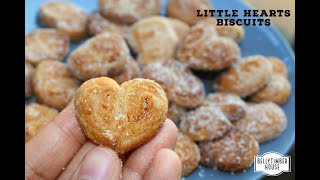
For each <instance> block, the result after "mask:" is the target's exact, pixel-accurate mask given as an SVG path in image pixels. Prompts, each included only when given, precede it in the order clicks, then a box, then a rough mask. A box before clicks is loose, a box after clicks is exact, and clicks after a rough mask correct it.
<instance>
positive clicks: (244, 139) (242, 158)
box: [199, 128, 259, 171]
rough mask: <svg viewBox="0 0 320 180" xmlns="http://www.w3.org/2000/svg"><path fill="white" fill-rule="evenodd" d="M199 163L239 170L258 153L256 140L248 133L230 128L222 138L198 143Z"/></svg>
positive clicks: (245, 166)
mask: <svg viewBox="0 0 320 180" xmlns="http://www.w3.org/2000/svg"><path fill="white" fill-rule="evenodd" d="M199 148H200V153H201V161H200V162H201V164H203V165H204V166H207V167H211V168H218V169H221V170H225V171H241V170H244V169H246V168H248V167H249V166H251V164H252V163H253V160H254V156H256V155H258V153H259V144H258V142H257V141H256V140H255V139H254V138H253V137H252V136H251V135H249V134H246V133H243V132H241V131H239V130H238V129H235V128H232V129H231V130H230V131H229V133H227V134H226V135H225V136H224V137H223V138H221V139H217V140H213V141H203V142H200V144H199Z"/></svg>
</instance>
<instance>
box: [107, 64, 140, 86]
mask: <svg viewBox="0 0 320 180" xmlns="http://www.w3.org/2000/svg"><path fill="white" fill-rule="evenodd" d="M138 77H140V67H139V65H138V63H137V62H136V61H135V60H134V59H133V58H129V59H128V62H127V63H126V65H125V67H124V68H123V70H122V71H121V72H120V73H119V74H117V75H115V76H110V78H112V79H113V80H115V81H117V83H118V84H122V83H123V82H125V81H128V80H131V79H134V78H138Z"/></svg>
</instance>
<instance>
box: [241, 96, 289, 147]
mask: <svg viewBox="0 0 320 180" xmlns="http://www.w3.org/2000/svg"><path fill="white" fill-rule="evenodd" d="M235 126H236V127H237V128H238V129H240V130H242V131H244V132H247V133H249V134H251V135H253V136H254V137H255V138H256V139H257V141H258V142H265V141H268V140H271V139H274V138H276V137H278V136H279V135H280V134H281V133H282V132H283V131H284V130H285V128H286V126H287V118H286V115H285V113H284V112H283V110H282V109H281V107H280V106H278V105H276V104H275V103H273V102H264V103H260V104H252V105H249V106H248V107H247V109H246V116H245V117H244V118H243V119H242V120H241V121H238V122H236V123H235Z"/></svg>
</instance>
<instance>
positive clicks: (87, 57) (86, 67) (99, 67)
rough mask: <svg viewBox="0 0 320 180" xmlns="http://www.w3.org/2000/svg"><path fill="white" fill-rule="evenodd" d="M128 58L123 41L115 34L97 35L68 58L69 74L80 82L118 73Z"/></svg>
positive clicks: (128, 53)
mask: <svg viewBox="0 0 320 180" xmlns="http://www.w3.org/2000/svg"><path fill="white" fill-rule="evenodd" d="M129 58H130V52H129V48H128V46H127V44H126V42H125V40H124V39H123V38H122V37H121V36H120V35H116V34H110V33H102V34H98V35H96V36H94V37H92V38H90V39H89V40H87V41H86V42H85V43H83V44H82V45H80V46H79V47H78V48H77V49H76V50H74V51H73V52H72V53H71V54H70V56H69V58H68V66H69V68H70V70H71V72H72V73H73V74H74V75H75V76H76V77H77V78H78V79H80V80H83V81H85V80H88V79H91V78H95V77H99V76H112V75H116V74H118V73H120V72H121V71H122V70H123V68H124V67H125V64H126V62H127V60H128V59H129Z"/></svg>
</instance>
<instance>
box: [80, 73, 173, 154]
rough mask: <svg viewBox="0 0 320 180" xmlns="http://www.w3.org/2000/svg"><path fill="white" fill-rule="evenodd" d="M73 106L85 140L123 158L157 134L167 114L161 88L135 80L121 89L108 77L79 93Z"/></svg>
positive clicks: (146, 81) (125, 83)
mask: <svg viewBox="0 0 320 180" xmlns="http://www.w3.org/2000/svg"><path fill="white" fill-rule="evenodd" d="M74 106H75V109H76V116H77V119H78V122H79V123H80V125H81V127H82V129H83V131H84V133H85V134H86V136H87V137H88V138H89V139H91V140H92V141H94V142H95V143H97V144H101V145H104V146H107V147H110V148H112V149H114V150H115V151H116V152H118V153H119V154H124V153H126V152H128V151H130V150H132V149H133V148H136V147H138V146H140V145H142V144H144V143H146V142H147V141H149V140H150V139H151V138H152V137H153V136H155V135H156V134H157V132H158V131H159V129H160V128H161V126H162V124H163V122H164V120H165V119H166V117H167V112H168V100H167V97H166V94H165V92H164V91H163V89H162V88H161V86H160V85H159V84H157V83H156V82H154V81H151V80H146V79H133V80H129V81H126V82H124V83H123V84H121V86H119V85H118V84H117V82H116V81H114V80H113V79H110V78H108V77H100V78H93V79H90V80H88V81H86V82H84V83H83V84H82V85H81V86H80V88H79V89H78V91H77V93H76V96H75V101H74Z"/></svg>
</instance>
